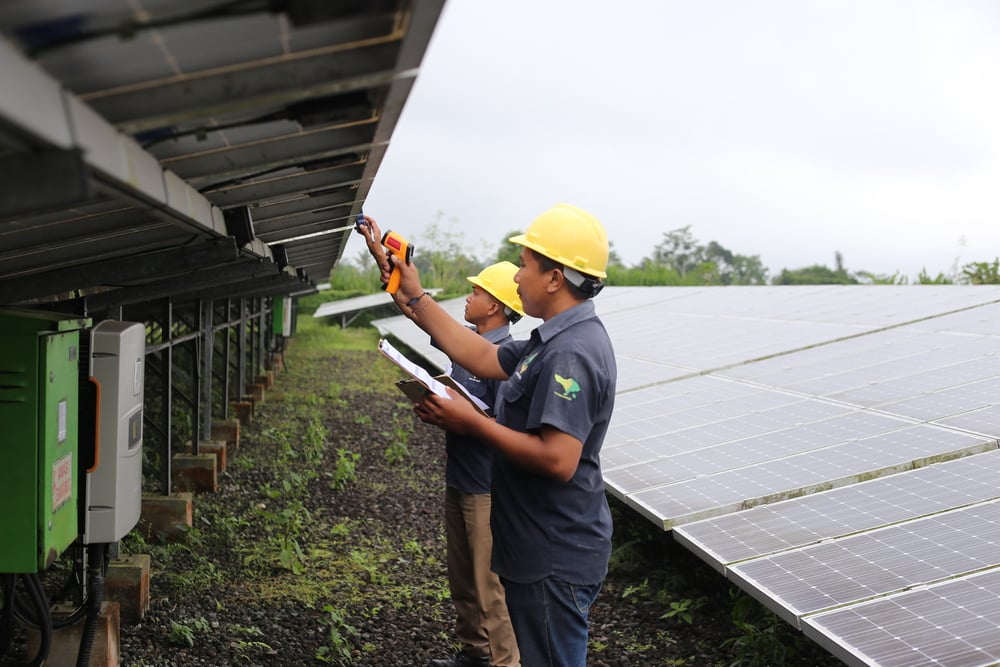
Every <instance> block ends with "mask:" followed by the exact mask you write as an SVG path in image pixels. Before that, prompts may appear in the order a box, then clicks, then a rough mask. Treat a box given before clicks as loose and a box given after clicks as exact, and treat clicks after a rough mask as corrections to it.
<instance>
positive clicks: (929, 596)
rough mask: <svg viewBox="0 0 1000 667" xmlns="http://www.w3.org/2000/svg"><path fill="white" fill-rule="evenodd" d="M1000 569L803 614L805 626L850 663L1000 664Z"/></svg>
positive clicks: (910, 666) (907, 666)
mask: <svg viewBox="0 0 1000 667" xmlns="http://www.w3.org/2000/svg"><path fill="white" fill-rule="evenodd" d="M997 600H1000V569H997V568H993V569H990V570H987V571H985V572H982V573H979V574H974V575H971V576H967V577H962V578H959V579H955V580H952V581H946V582H944V583H940V584H936V585H933V586H928V587H921V588H918V589H916V590H912V591H907V592H904V593H899V594H897V595H892V596H889V597H885V598H879V599H876V600H872V601H869V602H864V603H861V604H857V605H852V606H849V607H847V608H845V609H837V610H834V611H829V612H825V613H822V614H817V615H815V616H811V617H807V618H804V619H803V621H802V629H803V632H804V633H805V634H806V636H808V637H810V638H811V639H813V640H814V641H816V642H817V643H819V644H820V645H821V646H823V647H824V648H826V649H827V650H828V651H830V652H831V653H833V654H834V655H835V656H837V657H838V658H840V659H841V660H843V661H844V662H845V663H847V664H849V665H882V666H884V667H925V666H926V665H940V666H945V667H986V666H988V665H997V664H1000V605H998V604H997Z"/></svg>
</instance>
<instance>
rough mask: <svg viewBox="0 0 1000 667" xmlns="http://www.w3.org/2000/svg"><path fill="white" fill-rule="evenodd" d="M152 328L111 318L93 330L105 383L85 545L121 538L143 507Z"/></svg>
mask: <svg viewBox="0 0 1000 667" xmlns="http://www.w3.org/2000/svg"><path fill="white" fill-rule="evenodd" d="M145 357H146V330H145V327H144V326H143V325H142V324H139V323H137V322H118V321H115V320H106V321H104V322H101V323H99V324H98V325H97V326H95V327H94V328H93V329H91V331H90V375H91V376H92V377H93V378H95V379H96V380H97V381H98V383H99V384H100V387H101V389H100V401H99V406H98V407H99V411H100V419H99V422H100V426H99V434H98V435H99V438H98V448H97V451H98V453H97V460H96V464H95V467H94V468H93V469H92V471H90V472H88V474H87V489H86V491H85V493H86V502H87V511H86V513H85V515H84V529H83V530H84V535H83V541H84V544H99V543H111V542H117V541H118V540H120V539H121V538H122V537H124V536H125V535H126V534H127V533H128V532H129V531H130V530H132V528H134V527H135V524H136V523H138V521H139V514H140V513H141V510H142V497H141V496H142V398H143V365H144V363H145Z"/></svg>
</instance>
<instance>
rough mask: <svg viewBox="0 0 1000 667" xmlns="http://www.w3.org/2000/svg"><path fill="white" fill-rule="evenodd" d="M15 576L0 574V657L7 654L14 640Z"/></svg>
mask: <svg viewBox="0 0 1000 667" xmlns="http://www.w3.org/2000/svg"><path fill="white" fill-rule="evenodd" d="M16 583H17V575H15V574H9V573H6V572H5V573H3V574H0V595H2V596H3V610H2V611H0V656H2V655H3V654H4V653H6V652H7V648H8V647H9V646H10V642H11V640H12V639H13V638H14V586H15V584H16Z"/></svg>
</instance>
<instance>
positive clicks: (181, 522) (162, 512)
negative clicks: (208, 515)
mask: <svg viewBox="0 0 1000 667" xmlns="http://www.w3.org/2000/svg"><path fill="white" fill-rule="evenodd" d="M192 498H193V494H191V493H190V492H181V493H175V494H172V495H169V496H144V497H143V499H142V513H141V515H140V517H139V525H138V526H137V528H136V530H141V531H143V533H144V536H145V538H146V539H147V540H149V539H153V538H157V539H160V540H163V541H172V540H181V539H183V538H184V536H185V535H187V533H188V531H189V530H191V526H192V525H194V523H193V517H194V507H193V504H192Z"/></svg>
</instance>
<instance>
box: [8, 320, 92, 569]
mask: <svg viewBox="0 0 1000 667" xmlns="http://www.w3.org/2000/svg"><path fill="white" fill-rule="evenodd" d="M85 323H86V320H71V319H61V318H58V317H57V316H54V315H51V314H44V313H29V312H16V311H3V312H0V425H2V431H0V456H2V457H3V458H2V462H0V504H2V507H3V511H0V535H2V542H0V572H17V573H33V572H40V571H42V570H44V569H45V568H47V567H48V566H49V565H51V564H52V563H53V562H54V561H55V560H56V559H57V558H58V557H59V555H60V554H62V552H63V551H65V550H66V549H67V548H68V547H69V546H70V545H71V544H72V543H73V541H74V540H75V539H76V536H77V533H78V508H77V484H78V482H77V479H78V475H77V464H78V449H77V409H78V405H77V402H78V393H79V386H78V377H79V372H80V371H79V359H78V357H79V351H80V344H79V343H80V337H79V331H78V330H77V329H78V328H80V327H82V326H84V325H85Z"/></svg>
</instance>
